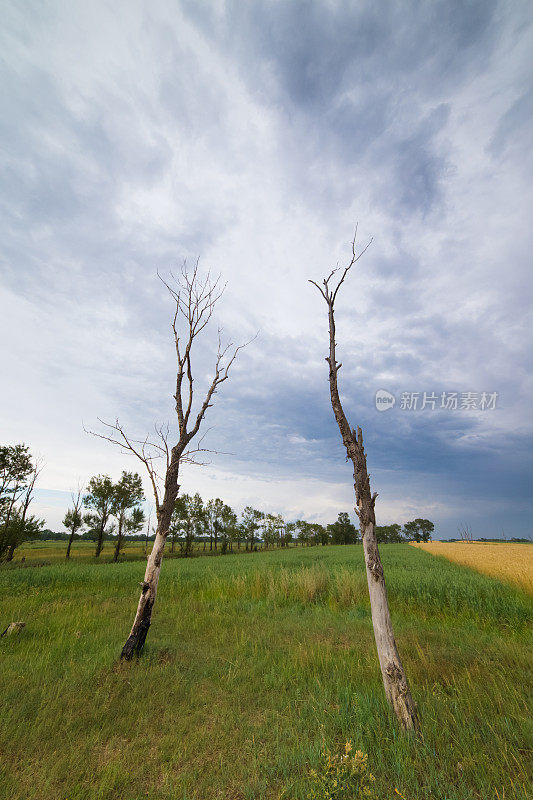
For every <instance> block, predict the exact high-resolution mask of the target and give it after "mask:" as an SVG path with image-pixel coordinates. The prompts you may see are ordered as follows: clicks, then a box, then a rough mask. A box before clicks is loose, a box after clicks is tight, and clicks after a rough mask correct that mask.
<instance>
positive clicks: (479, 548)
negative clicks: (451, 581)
mask: <svg viewBox="0 0 533 800" xmlns="http://www.w3.org/2000/svg"><path fill="white" fill-rule="evenodd" d="M413 547H420V548H422V550H426V551H427V552H428V553H431V554H432V555H434V556H444V558H448V559H449V560H450V561H455V563H456V564H463V565H464V566H467V567H471V568H472V569H475V570H477V571H478V572H483V573H484V574H485V575H493V576H494V577H496V578H499V579H500V580H502V581H508V582H509V583H513V584H515V585H516V586H518V587H519V588H520V589H523V590H524V591H525V592H527V593H528V594H530V595H533V545H531V544H513V543H512V542H509V543H503V542H502V543H498V544H490V543H488V542H428V543H427V544H414V545H413Z"/></svg>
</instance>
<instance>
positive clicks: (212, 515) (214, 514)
mask: <svg viewBox="0 0 533 800" xmlns="http://www.w3.org/2000/svg"><path fill="white" fill-rule="evenodd" d="M223 509H224V503H223V502H222V500H221V499H220V497H217V498H216V499H215V500H209V502H208V504H207V508H206V512H207V520H208V524H209V549H210V550H212V548H213V543H214V545H215V550H217V548H218V537H219V534H220V531H221V530H222V511H223Z"/></svg>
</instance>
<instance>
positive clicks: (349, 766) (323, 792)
mask: <svg viewBox="0 0 533 800" xmlns="http://www.w3.org/2000/svg"><path fill="white" fill-rule="evenodd" d="M310 776H311V781H312V784H313V786H312V789H311V791H310V793H309V794H308V800H362V799H363V798H366V800H369V798H372V797H374V796H375V795H374V793H373V792H372V784H373V783H374V776H373V775H371V773H370V772H368V756H366V755H365V754H364V753H362V752H361V751H360V750H356V751H355V753H353V754H352V743H351V742H346V744H345V745H344V752H341V753H334V754H332V753H330V752H329V750H326V749H325V748H324V750H323V751H322V754H321V760H320V763H319V765H318V767H317V769H312V770H311V771H310Z"/></svg>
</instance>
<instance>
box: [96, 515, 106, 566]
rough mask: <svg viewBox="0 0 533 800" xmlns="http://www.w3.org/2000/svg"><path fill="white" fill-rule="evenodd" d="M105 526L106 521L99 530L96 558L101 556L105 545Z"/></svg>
mask: <svg viewBox="0 0 533 800" xmlns="http://www.w3.org/2000/svg"><path fill="white" fill-rule="evenodd" d="M104 526H105V523H104V524H103V525H100V529H99V531H98V539H97V542H96V551H95V553H94V557H95V558H98V557H99V556H100V553H101V552H102V550H103V547H104Z"/></svg>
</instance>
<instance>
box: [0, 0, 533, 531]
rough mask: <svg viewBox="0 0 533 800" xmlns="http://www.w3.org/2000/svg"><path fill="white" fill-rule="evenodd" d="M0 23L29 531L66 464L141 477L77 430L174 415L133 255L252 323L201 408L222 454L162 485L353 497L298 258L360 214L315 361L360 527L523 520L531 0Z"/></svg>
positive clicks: (317, 313) (238, 9)
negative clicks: (353, 433) (336, 391)
mask: <svg viewBox="0 0 533 800" xmlns="http://www.w3.org/2000/svg"><path fill="white" fill-rule="evenodd" d="M2 18H3V19H2V31H1V34H0V37H1V46H0V52H1V54H2V55H1V57H0V58H1V60H0V65H1V71H2V75H1V78H0V92H1V95H2V99H1V105H2V116H1V121H0V126H1V134H0V136H1V140H2V155H1V158H2V193H1V202H2V209H1V215H0V241H1V245H0V246H1V250H2V258H1V267H0V270H1V278H0V304H1V316H0V327H1V337H2V342H3V345H4V346H3V348H2V350H3V354H2V362H3V364H2V366H3V369H2V375H3V380H2V392H1V401H0V425H1V431H2V440H3V442H5V443H15V442H20V441H24V442H26V443H27V444H28V445H29V446H30V448H31V450H32V452H33V453H35V454H39V455H40V456H41V457H42V458H43V460H44V463H45V467H44V469H43V472H42V477H41V481H40V488H39V492H38V497H37V498H36V501H35V506H34V511H35V512H36V513H39V514H41V515H42V516H45V517H46V520H47V523H48V525H49V526H51V527H53V528H56V529H60V523H61V519H62V516H63V514H64V511H65V507H66V505H67V504H68V501H69V498H70V491H71V489H73V488H75V486H76V484H77V482H78V481H79V480H81V481H84V480H87V479H88V478H89V477H90V476H91V475H93V474H95V473H98V472H108V473H109V474H111V475H112V476H113V477H116V478H118V477H119V475H120V472H121V470H122V469H137V465H136V464H135V462H134V461H133V460H131V459H130V458H128V457H126V456H124V455H123V454H121V453H120V452H119V451H116V450H114V449H113V448H112V446H111V445H108V444H106V443H105V442H103V441H100V440H98V439H94V438H92V437H90V436H88V435H87V434H86V433H84V431H83V425H85V426H87V427H97V425H98V422H97V418H98V417H100V418H103V419H109V420H113V419H114V418H115V417H116V416H118V417H119V418H120V420H121V422H122V423H123V424H124V425H125V427H126V428H127V429H128V430H129V431H131V433H132V434H133V435H141V434H144V433H145V432H148V431H150V430H151V428H152V426H153V424H154V422H157V421H160V422H161V421H165V420H169V421H170V423H171V425H172V424H174V422H175V420H174V417H173V409H172V398H171V394H172V381H173V373H174V369H175V365H174V360H173V358H174V353H173V343H172V338H171V335H170V334H171V332H170V327H169V326H170V321H171V313H172V307H171V303H170V299H169V297H168V296H167V294H166V293H165V290H164V287H163V286H162V284H161V283H160V282H159V281H158V279H157V276H156V271H157V270H159V271H160V272H161V273H162V274H163V275H166V276H168V275H169V273H170V270H172V269H176V268H179V265H180V264H181V263H182V262H183V260H184V259H188V261H189V262H190V263H193V262H194V260H195V259H196V258H197V257H200V263H201V265H202V266H203V268H204V269H206V270H207V269H210V270H211V271H212V272H213V273H215V274H218V273H221V274H222V276H223V280H224V281H227V282H228V287H227V290H226V293H225V295H224V297H223V299H222V300H221V301H220V303H219V306H218V312H217V321H218V322H219V324H221V325H222V327H223V329H224V332H225V334H226V335H227V336H228V337H229V338H231V339H232V340H233V341H235V342H237V343H239V342H242V341H245V340H246V339H248V338H249V337H250V336H253V335H254V334H255V333H256V332H257V331H259V336H258V337H257V339H256V340H255V341H254V342H253V343H252V344H250V346H249V347H248V348H247V349H246V350H245V351H244V352H243V353H242V355H241V357H240V358H239V360H238V363H237V364H236V365H235V369H234V371H233V374H232V378H231V380H230V381H228V382H227V383H226V384H224V386H223V388H222V389H221V391H220V393H219V394H218V395H217V398H216V403H215V406H214V407H213V408H212V409H210V411H209V417H208V420H207V424H206V427H209V428H210V431H209V434H208V438H207V440H206V443H207V444H208V445H209V446H210V447H211V448H213V449H215V450H218V451H223V452H222V453H220V454H219V455H214V456H212V461H211V464H210V465H209V466H206V467H188V468H186V469H185V470H184V471H183V474H182V487H183V490H184V491H188V492H194V491H199V492H200V493H201V494H202V496H204V497H205V498H208V497H214V496H220V497H222V498H223V499H224V500H225V501H226V502H228V503H230V504H232V505H234V506H235V507H237V508H239V509H240V508H242V507H243V506H244V505H246V504H251V505H253V506H255V507H257V508H260V509H262V510H265V511H273V512H281V513H282V514H284V515H285V517H286V518H288V519H294V518H296V517H305V518H307V519H308V520H316V521H322V522H329V521H332V520H333V519H334V518H335V517H336V516H337V513H338V512H339V511H342V510H348V511H349V510H350V509H351V508H352V507H353V486H352V482H351V472H350V468H349V466H348V465H347V464H346V462H345V456H344V452H343V449H342V444H341V442H340V439H339V434H338V431H337V429H336V427H335V422H334V419H333V415H332V411H331V407H330V405H329V395H328V385H327V365H326V364H325V362H324V357H325V355H326V351H327V321H326V314H325V306H324V303H323V301H322V299H321V297H320V295H319V294H318V292H317V291H316V289H314V288H313V287H312V286H311V285H310V284H309V283H308V282H307V280H308V278H313V279H320V278H322V277H323V276H324V275H325V274H327V273H329V271H330V270H331V269H332V268H334V267H335V266H336V265H337V264H340V265H342V264H343V263H345V262H346V260H347V259H349V256H350V240H351V237H352V235H353V231H354V227H355V224H356V222H358V223H359V231H358V241H359V242H360V246H361V247H363V246H364V245H365V244H366V242H367V241H368V240H369V239H370V238H371V237H373V242H372V245H371V247H370V248H369V250H368V251H367V253H366V254H365V255H364V257H363V258H362V259H361V261H359V263H358V265H357V268H354V270H353V271H352V274H350V277H349V280H347V282H346V284H345V286H344V287H343V289H342V292H341V294H340V295H339V300H338V319H337V329H338V330H337V333H338V344H339V354H340V355H339V360H341V361H342V362H343V367H342V369H341V371H340V373H339V380H340V382H341V388H342V396H343V399H344V402H345V407H346V412H347V414H348V416H349V418H350V421H351V422H352V424H353V425H355V424H359V425H361V427H362V428H363V431H364V434H365V439H366V446H367V451H368V461H369V468H370V471H371V481H372V488H373V489H374V490H376V491H378V492H379V499H378V502H377V516H378V523H379V522H381V523H390V522H394V521H398V522H404V521H406V520H408V519H412V518H413V517H417V516H422V517H429V518H430V519H433V520H434V521H435V522H436V524H437V533H438V535H439V536H441V537H445V536H454V535H456V532H457V526H458V525H459V524H463V523H468V524H470V526H471V527H472V530H473V532H474V534H475V535H476V536H499V535H501V531H502V529H503V530H505V532H506V534H507V535H508V536H513V535H529V534H530V533H531V532H532V531H531V519H532V517H533V503H532V500H531V488H532V485H533V480H532V478H533V469H532V467H533V464H532V461H533V457H532V452H533V419H532V414H531V403H532V397H533V381H532V379H531V362H532V348H531V329H532V327H533V320H532V319H531V292H530V290H531V285H532V280H533V279H532V275H531V253H532V251H533V234H532V225H531V211H532V195H533V189H532V183H533V181H532V177H533V176H532V169H531V167H532V148H531V139H532V126H531V117H532V113H533V88H532V80H531V52H533V28H532V21H533V13H532V8H531V3H530V2H529V0H523V1H522V0H507V1H505V0H501V1H500V2H497V1H496V0H468V1H467V0H464V1H463V2H454V1H453V0H447V1H446V2H438V1H432V2H426V3H420V2H414V0H413V2H409V1H408V0H398V1H397V2H386V0H383V2H379V3H376V2H375V0H374V1H373V2H365V1H364V0H357V2H356V0H353V2H337V1H336V0H322V1H319V0H316V2H309V1H308V2H302V1H300V0H268V1H266V0H264V1H261V0H254V2H244V1H241V2H229V0H228V2H202V1H201V0H182V1H181V2H179V0H150V2H134V0H127V1H126V0H124V1H123V2H120V1H118V2H117V1H115V2H113V3H109V2H100V1H99V0H93V1H92V2H91V3H85V2H84V3H82V2H79V0H75V1H74V2H66V1H63V2H59V0H56V1H55V2H25V3H20V2H16V1H15V0H13V1H12V2H9V1H8V2H4V3H3V4H2ZM215 325H216V324H215ZM215 338H216V327H213V329H212V330H211V332H210V333H209V332H207V331H206V336H205V338H204V339H203V340H202V341H201V342H200V341H199V342H198V349H197V353H196V361H195V367H196V376H197V380H196V385H197V387H198V389H199V390H200V388H201V386H202V384H203V382H204V384H205V380H206V379H207V377H208V375H209V372H210V369H211V368H212V363H213V357H214V347H215ZM378 390H386V391H388V392H390V393H392V394H393V395H394V396H395V398H396V403H395V405H394V407H393V408H389V409H388V410H386V411H381V412H378V411H377V410H376V404H375V395H376V391H378ZM424 392H426V393H427V394H430V393H435V394H436V395H437V396H438V401H437V402H436V403H435V406H436V407H435V408H434V409H433V408H431V405H432V404H431V403H429V404H428V403H426V408H424V409H422V408H421V406H422V405H423V393H424ZM443 392H444V393H445V397H446V398H448V397H449V394H450V393H452V392H456V393H458V408H457V409H453V408H449V409H446V408H440V405H441V396H442V393H443ZM467 392H471V393H477V395H476V394H472V395H470V398H471V399H472V398H473V400H474V403H475V404H476V405H477V406H478V407H477V408H461V405H462V400H463V393H467ZM482 392H486V393H487V396H490V395H491V394H492V393H494V392H496V393H497V402H496V408H492V407H490V405H489V408H484V409H482V408H479V406H480V405H482V402H481V398H482V394H481V393H482ZM404 393H407V397H408V398H411V394H412V393H415V394H416V393H418V394H419V397H418V398H417V400H418V403H417V408H416V409H413V408H411V409H409V408H404V407H402V406H403V405H405V395H404V401H403V403H402V395H403V394H404ZM411 399H412V398H411ZM224 453H225V454H224ZM146 489H147V491H148V486H146Z"/></svg>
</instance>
